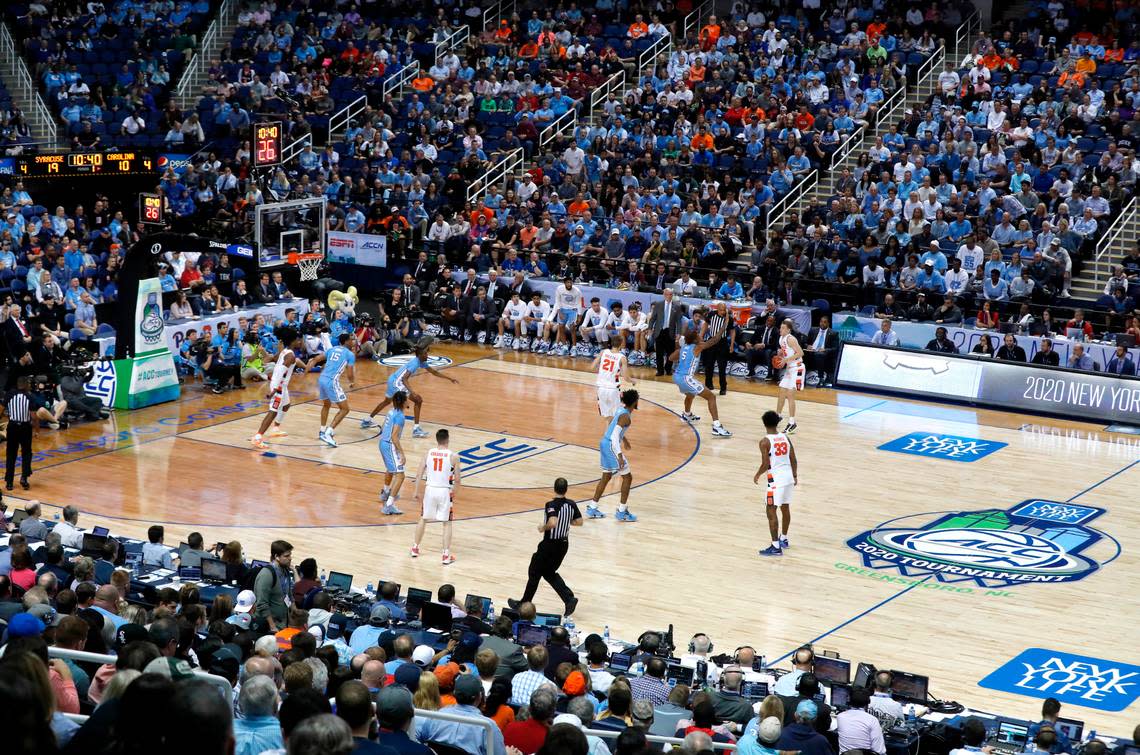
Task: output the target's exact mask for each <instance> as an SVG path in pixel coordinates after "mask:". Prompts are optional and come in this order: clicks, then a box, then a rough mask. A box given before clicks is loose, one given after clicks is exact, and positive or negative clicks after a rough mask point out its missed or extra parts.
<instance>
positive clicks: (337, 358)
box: [313, 333, 356, 448]
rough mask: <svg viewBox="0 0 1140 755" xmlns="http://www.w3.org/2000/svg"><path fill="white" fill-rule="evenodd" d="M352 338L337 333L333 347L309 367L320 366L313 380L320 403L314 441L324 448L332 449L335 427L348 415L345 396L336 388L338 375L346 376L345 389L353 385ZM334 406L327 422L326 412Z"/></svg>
mask: <svg viewBox="0 0 1140 755" xmlns="http://www.w3.org/2000/svg"><path fill="white" fill-rule="evenodd" d="M355 352H356V336H354V335H353V334H352V333H341V334H340V335H339V336H337V345H336V346H333V347H332V348H331V349H329V350H328V351H326V352H325V353H324V354H321V355H320V356H318V357H317V358H316V359H315V360H314V362H313V364H314V365H316V364H321V363H322V362H323V363H324V368H323V369H322V370H321V376H320V378H319V379H318V380H317V394H318V396H319V397H320V399H321V401H323V402H324V403H323V404H322V405H321V431H320V432H319V433H317V439H318V440H320V441H321V442H322V443H324V444H325V445H326V446H331V447H333V448H336V438H335V437H333V436H334V434H335V430H336V426H337V425H339V424H340V423H341V420H343V419H344V418H345V417H347V416H348V412H349V406H348V396H347V395H346V394H345V392H344V388H342V387H341V385H340V376H341V375H343V374H345V373H346V372H347V373H348V387H349V388H351V387H352V385H353V383H355V382H356V355H355ZM333 404H336V405H337V413H336V416H335V417H333V420H332V422H331V423H330V422H329V421H328V420H329V409H331V408H332V405H333Z"/></svg>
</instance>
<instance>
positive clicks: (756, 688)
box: [740, 682, 768, 700]
mask: <svg viewBox="0 0 1140 755" xmlns="http://www.w3.org/2000/svg"><path fill="white" fill-rule="evenodd" d="M740 696H741V697H746V698H748V699H749V700H763V699H764V698H765V697H767V696H768V682H744V683H743V684H742V685H741V686H740Z"/></svg>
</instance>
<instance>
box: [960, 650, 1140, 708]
mask: <svg viewBox="0 0 1140 755" xmlns="http://www.w3.org/2000/svg"><path fill="white" fill-rule="evenodd" d="M978 685H979V686H982V687H987V688H989V689H996V690H1000V691H1002V692H1011V693H1013V694H1017V695H1028V696H1029V697H1040V698H1046V697H1055V698H1057V699H1058V700H1060V701H1061V702H1062V703H1068V704H1072V705H1083V706H1085V707H1087V708H1096V709H1097V710H1107V711H1120V710H1124V709H1125V708H1127V707H1128V706H1129V705H1131V704H1132V703H1133V702H1135V700H1136V698H1137V697H1138V696H1140V666H1133V665H1130V664H1127V663H1117V662H1115V661H1106V660H1101V659H1099V658H1090V657H1088V656H1084V655H1072V654H1071V653H1062V652H1060V651H1057V650H1046V649H1044V648H1029V649H1028V650H1025V651H1024V652H1022V653H1021V654H1020V655H1018V656H1017V657H1016V658H1014V659H1013V660H1011V661H1009V662H1008V663H1006V664H1005V665H1003V666H1001V667H1000V668H998V669H997V670H996V671H994V672H993V673H991V674H990V675H989V676H987V677H986V678H985V679H982V680H981V681H980V682H978Z"/></svg>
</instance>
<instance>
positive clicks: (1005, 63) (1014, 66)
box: [1001, 49, 1021, 71]
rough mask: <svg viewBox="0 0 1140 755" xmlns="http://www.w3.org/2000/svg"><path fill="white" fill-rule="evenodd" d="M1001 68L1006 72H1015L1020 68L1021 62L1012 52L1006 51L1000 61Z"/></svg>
mask: <svg viewBox="0 0 1140 755" xmlns="http://www.w3.org/2000/svg"><path fill="white" fill-rule="evenodd" d="M1001 64H1002V67H1004V68H1005V70H1007V71H1016V70H1018V69H1019V68H1021V61H1020V60H1018V59H1017V56H1016V55H1014V53H1013V50H1012V49H1011V50H1007V51H1006V53H1005V57H1004V58H1002V59H1001Z"/></svg>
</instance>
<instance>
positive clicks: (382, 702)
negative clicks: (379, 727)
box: [376, 684, 416, 719]
mask: <svg viewBox="0 0 1140 755" xmlns="http://www.w3.org/2000/svg"><path fill="white" fill-rule="evenodd" d="M415 709H416V708H415V705H413V703H412V693H411V692H410V691H409V690H408V688H407V687H402V686H400V685H399V684H389V685H388V686H387V687H385V688H384V689H382V690H380V693H379V694H378V695H377V696H376V714H377V715H378V716H379V717H380V718H381V719H383V718H400V717H401V716H411V715H412V714H413V713H414V712H415Z"/></svg>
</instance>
